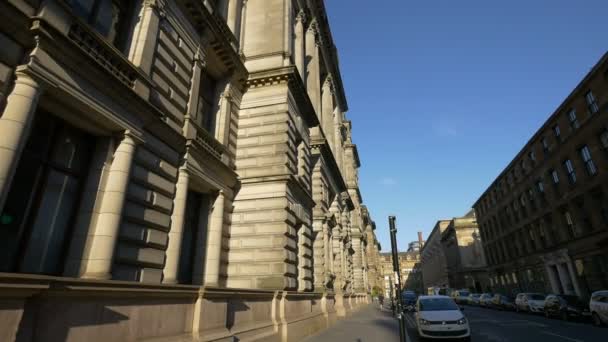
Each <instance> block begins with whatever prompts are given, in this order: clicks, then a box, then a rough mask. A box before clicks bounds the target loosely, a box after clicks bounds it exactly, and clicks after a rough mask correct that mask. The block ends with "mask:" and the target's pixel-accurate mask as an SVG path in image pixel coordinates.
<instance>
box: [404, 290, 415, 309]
mask: <svg viewBox="0 0 608 342" xmlns="http://www.w3.org/2000/svg"><path fill="white" fill-rule="evenodd" d="M401 298H402V299H403V305H404V307H405V309H406V310H408V311H411V310H413V309H414V306H415V305H416V300H417V299H418V296H417V295H416V292H414V291H403V293H402V294H401Z"/></svg>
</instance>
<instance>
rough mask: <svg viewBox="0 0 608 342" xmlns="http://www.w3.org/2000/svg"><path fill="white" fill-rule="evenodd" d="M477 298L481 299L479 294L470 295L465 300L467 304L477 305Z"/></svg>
mask: <svg viewBox="0 0 608 342" xmlns="http://www.w3.org/2000/svg"><path fill="white" fill-rule="evenodd" d="M479 297H481V293H471V294H470V295H469V298H467V304H469V305H479Z"/></svg>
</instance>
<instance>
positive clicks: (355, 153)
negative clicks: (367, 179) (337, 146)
mask: <svg viewBox="0 0 608 342" xmlns="http://www.w3.org/2000/svg"><path fill="white" fill-rule="evenodd" d="M344 147H345V148H350V149H352V151H353V158H355V165H356V166H357V168H360V167H361V160H360V159H359V150H358V149H357V144H350V143H346V144H344Z"/></svg>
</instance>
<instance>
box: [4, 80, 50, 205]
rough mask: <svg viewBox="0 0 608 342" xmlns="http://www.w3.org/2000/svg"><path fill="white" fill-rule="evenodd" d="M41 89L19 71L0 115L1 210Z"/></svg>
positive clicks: (34, 81)
mask: <svg viewBox="0 0 608 342" xmlns="http://www.w3.org/2000/svg"><path fill="white" fill-rule="evenodd" d="M41 92H42V90H41V87H40V85H39V84H38V82H37V81H36V80H34V79H33V78H32V77H30V76H29V75H27V74H25V73H23V72H17V79H16V80H15V87H14V88H13V91H12V92H11V94H10V95H9V96H8V99H7V102H6V107H5V108H4V113H3V114H2V117H0V137H2V138H1V139H0V213H1V212H2V208H3V207H4V201H6V196H8V192H9V189H10V185H11V181H12V179H13V175H14V174H15V170H16V169H17V164H18V163H19V159H20V157H21V152H22V151H23V148H24V146H25V143H26V141H27V138H28V137H29V134H30V129H31V126H32V122H33V121H34V113H35V112H36V107H37V106H38V98H39V97H40V94H41Z"/></svg>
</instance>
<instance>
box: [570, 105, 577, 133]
mask: <svg viewBox="0 0 608 342" xmlns="http://www.w3.org/2000/svg"><path fill="white" fill-rule="evenodd" d="M568 120H569V121H570V128H572V129H577V128H578V127H579V124H578V119H577V118H576V110H574V109H570V111H569V112H568Z"/></svg>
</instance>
